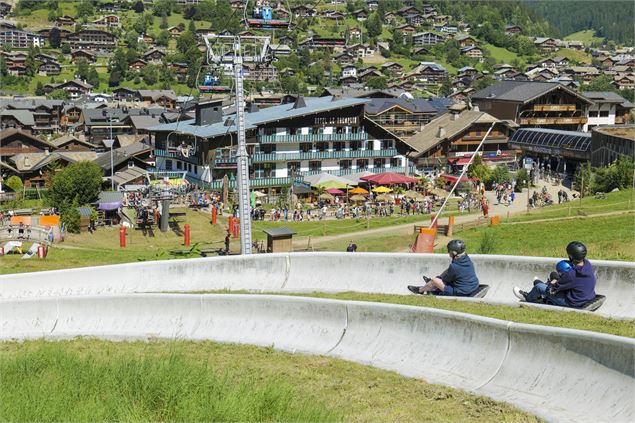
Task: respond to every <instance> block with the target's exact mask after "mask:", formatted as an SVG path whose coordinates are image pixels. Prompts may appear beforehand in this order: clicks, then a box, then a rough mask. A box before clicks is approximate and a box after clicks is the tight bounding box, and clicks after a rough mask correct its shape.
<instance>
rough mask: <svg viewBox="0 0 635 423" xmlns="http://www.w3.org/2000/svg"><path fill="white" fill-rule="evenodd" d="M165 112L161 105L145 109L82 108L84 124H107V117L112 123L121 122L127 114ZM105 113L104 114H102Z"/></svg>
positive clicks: (158, 113) (150, 114) (146, 114)
mask: <svg viewBox="0 0 635 423" xmlns="http://www.w3.org/2000/svg"><path fill="white" fill-rule="evenodd" d="M164 112H165V109H164V108H163V107H154V108H147V109H133V108H118V107H117V108H114V107H113V108H101V109H87V108H84V109H83V114H84V122H85V125H87V126H91V125H108V124H109V119H111V118H112V120H113V124H115V125H117V124H121V123H123V121H124V120H126V119H127V118H128V117H129V116H149V117H152V115H155V116H161V115H162V114H163V113H164ZM104 113H105V115H104Z"/></svg>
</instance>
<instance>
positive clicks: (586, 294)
mask: <svg viewBox="0 0 635 423" xmlns="http://www.w3.org/2000/svg"><path fill="white" fill-rule="evenodd" d="M567 255H568V256H569V261H570V262H571V269H570V270H568V271H566V272H563V273H562V274H560V275H559V277H558V278H555V277H550V279H551V280H549V281H548V282H547V283H545V282H543V281H541V280H538V279H536V280H535V281H534V287H533V288H532V289H531V291H529V292H525V291H522V290H520V288H518V287H514V295H516V297H518V298H520V299H521V300H524V301H527V302H530V303H540V302H544V303H545V304H551V305H557V306H561V307H575V308H578V307H583V306H584V305H585V304H586V303H588V302H589V301H592V300H593V299H595V282H596V281H595V274H594V272H593V267H592V266H591V263H590V262H589V261H588V260H587V259H586V255H587V249H586V246H585V245H584V244H583V243H581V242H579V241H572V242H570V243H569V245H567Z"/></svg>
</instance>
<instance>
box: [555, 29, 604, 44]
mask: <svg viewBox="0 0 635 423" xmlns="http://www.w3.org/2000/svg"><path fill="white" fill-rule="evenodd" d="M564 39H565V40H573V41H582V42H583V43H585V44H590V43H592V42H595V41H597V42H602V41H603V40H604V38H603V37H596V36H595V31H594V30H592V29H585V30H583V31H578V32H574V33H573V34H569V35H567V36H566V37H564Z"/></svg>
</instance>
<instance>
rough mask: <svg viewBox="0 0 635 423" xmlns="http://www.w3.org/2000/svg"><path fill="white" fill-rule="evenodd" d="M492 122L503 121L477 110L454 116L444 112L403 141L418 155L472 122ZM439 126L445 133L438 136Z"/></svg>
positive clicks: (454, 134) (456, 133)
mask: <svg viewBox="0 0 635 423" xmlns="http://www.w3.org/2000/svg"><path fill="white" fill-rule="evenodd" d="M494 122H503V121H501V120H499V119H497V118H495V117H494V116H492V115H490V114H487V113H485V112H481V111H477V110H465V111H463V112H461V113H459V114H458V115H456V117H454V116H453V114H452V113H446V114H444V115H441V116H439V117H438V118H436V119H433V120H432V121H430V123H428V124H427V125H426V126H425V127H424V128H423V130H422V131H421V132H419V133H418V134H415V135H413V136H412V137H410V138H408V139H406V140H405V141H404V142H405V143H406V144H408V145H409V146H411V147H412V148H413V149H414V150H415V151H416V155H417V156H420V155H421V154H424V153H425V152H427V151H428V150H430V149H432V148H433V147H435V146H436V145H437V144H439V143H441V142H443V141H444V140H447V139H451V138H453V137H454V136H456V135H458V134H460V133H461V132H462V131H464V130H466V129H467V128H469V127H470V126H471V125H472V124H474V123H494ZM439 128H443V129H444V130H445V134H442V135H443V136H442V137H439Z"/></svg>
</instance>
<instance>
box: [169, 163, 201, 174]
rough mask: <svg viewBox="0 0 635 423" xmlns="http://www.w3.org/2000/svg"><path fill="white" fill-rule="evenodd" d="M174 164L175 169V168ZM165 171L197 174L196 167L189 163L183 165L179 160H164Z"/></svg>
mask: <svg viewBox="0 0 635 423" xmlns="http://www.w3.org/2000/svg"><path fill="white" fill-rule="evenodd" d="M175 163H176V168H175ZM165 170H182V171H187V172H190V173H194V174H197V173H198V166H197V165H193V164H191V163H184V162H182V161H180V160H166V161H165Z"/></svg>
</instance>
